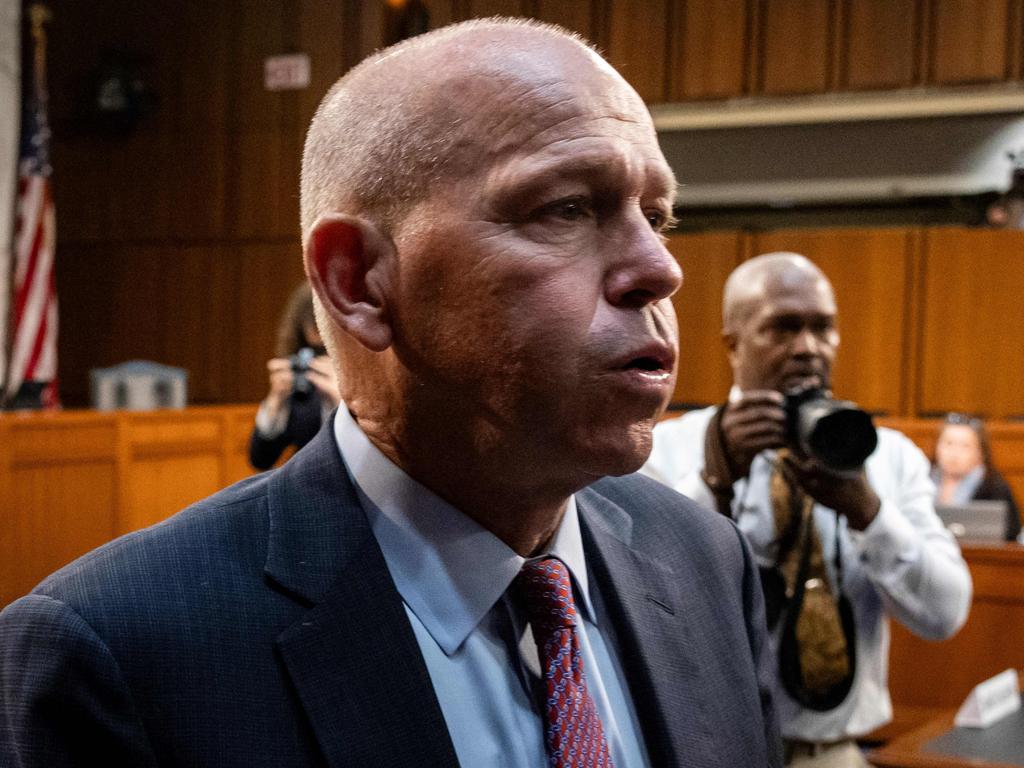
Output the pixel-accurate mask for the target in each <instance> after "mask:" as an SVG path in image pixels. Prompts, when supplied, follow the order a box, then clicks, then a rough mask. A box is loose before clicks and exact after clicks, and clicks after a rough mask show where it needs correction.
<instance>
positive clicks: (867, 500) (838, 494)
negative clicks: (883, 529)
mask: <svg viewBox="0 0 1024 768" xmlns="http://www.w3.org/2000/svg"><path fill="white" fill-rule="evenodd" d="M786 462H787V463H788V464H789V466H790V467H791V468H792V470H793V474H794V475H795V476H796V479H797V482H799V483H800V487H801V488H803V489H804V491H806V492H807V493H808V494H809V495H810V496H811V497H813V498H814V500H815V501H817V502H818V503H819V504H822V505H824V506H826V507H829V508H830V509H834V510H835V511H836V512H838V513H839V514H841V515H843V516H845V517H846V522H847V524H848V525H849V526H850V528H852V529H853V530H855V531H863V530H864V529H865V528H867V527H868V526H869V525H871V521H872V520H874V519H875V515H877V514H878V510H879V509H881V506H882V501H881V499H879V498H878V494H877V493H875V490H874V488H872V487H871V485H870V484H868V476H867V474H866V473H865V472H864V470H863V468H862V469H860V470H859V471H857V472H856V473H851V474H845V473H844V474H838V473H836V472H833V471H831V470H829V469H827V468H826V467H825V466H824V465H822V464H821V462H819V461H816V460H815V459H812V458H800V457H797V456H796V455H795V454H790V456H788V457H787V458H786Z"/></svg>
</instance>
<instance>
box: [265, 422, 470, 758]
mask: <svg viewBox="0 0 1024 768" xmlns="http://www.w3.org/2000/svg"><path fill="white" fill-rule="evenodd" d="M331 423H332V422H331V421H330V420H329V421H328V422H327V425H328V426H326V427H325V429H324V430H322V431H321V432H320V433H319V435H318V436H317V437H316V439H315V440H314V441H313V442H312V443H310V445H309V446H307V448H305V449H304V450H303V451H301V452H300V453H299V454H297V455H296V456H295V458H294V459H292V461H290V462H288V464H286V465H285V467H283V468H282V469H281V470H280V471H279V472H278V473H277V475H276V476H275V477H274V478H273V480H272V481H271V488H270V492H269V494H268V496H269V506H270V540H269V542H268V553H267V564H266V573H267V575H268V577H270V578H271V579H273V580H274V581H276V582H277V583H278V584H279V585H281V586H282V587H284V588H285V589H286V590H287V591H288V592H290V593H291V594H292V595H293V596H294V597H296V598H298V599H299V600H300V601H302V602H304V603H306V604H308V605H310V606H312V607H311V608H310V609H309V610H308V611H306V612H305V613H304V614H303V616H302V617H301V619H300V620H299V621H298V622H296V623H295V624H293V625H292V626H291V627H289V628H288V629H286V630H285V631H284V632H283V633H282V634H281V635H280V637H279V638H278V642H277V647H278V650H279V652H280V655H281V658H282V660H283V662H284V666H285V668H286V670H287V673H288V675H289V676H290V678H291V681H292V683H293V685H294V687H295V691H296V693H297V695H298V699H299V701H300V702H301V704H302V706H303V708H304V709H305V711H306V714H307V716H308V718H309V722H310V725H311V726H312V730H313V732H314V734H315V736H316V739H317V742H318V743H319V745H320V748H321V749H322V750H323V753H324V755H325V757H326V758H327V763H328V765H331V766H350V765H374V766H382V767H388V766H394V767H395V768H398V767H399V766H409V765H423V766H452V767H455V766H458V760H457V759H456V756H455V750H454V747H453V746H452V742H451V738H450V737H449V735H448V729H447V727H446V725H445V722H444V716H443V715H442V713H441V708H440V705H439V704H438V702H437V697H436V695H435V694H434V689H433V685H432V684H431V682H430V675H429V673H428V671H427V668H426V664H425V663H424V661H423V657H422V654H421V653H420V649H419V645H418V643H417V642H416V637H415V635H414V634H413V631H412V627H411V626H410V624H409V620H408V617H407V616H406V613H405V608H404V606H403V605H402V600H401V597H400V596H399V594H398V592H397V590H396V589H395V586H394V583H393V582H392V580H391V576H390V574H389V573H388V570H387V565H386V563H385V561H384V557H383V555H382V554H381V551H380V548H379V547H378V546H377V541H376V539H375V538H374V536H373V534H372V531H371V530H370V527H369V524H368V522H367V520H366V515H365V513H364V512H363V509H362V507H361V506H360V505H359V502H358V498H357V496H356V493H355V489H354V488H353V487H352V484H351V482H350V481H349V479H348V474H347V470H346V469H345V467H344V465H343V463H342V461H341V457H340V456H339V454H338V452H337V447H336V445H335V443H334V437H333V432H332V430H331V429H330V427H329V425H330V424H331Z"/></svg>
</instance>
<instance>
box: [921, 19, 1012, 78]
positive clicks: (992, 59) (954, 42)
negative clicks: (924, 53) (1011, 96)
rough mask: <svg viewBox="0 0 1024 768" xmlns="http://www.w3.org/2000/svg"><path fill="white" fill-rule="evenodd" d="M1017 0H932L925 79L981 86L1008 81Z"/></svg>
mask: <svg viewBox="0 0 1024 768" xmlns="http://www.w3.org/2000/svg"><path fill="white" fill-rule="evenodd" d="M1018 2H1019V0H932V6H931V40H930V43H931V45H930V50H929V57H928V58H929V66H928V81H929V82H930V83H937V84H958V83H985V82H994V81H998V80H1003V79H1006V78H1009V77H1012V76H1013V74H1014V72H1013V70H1014V61H1015V59H1017V53H1018V52H1017V50H1016V49H1017V47H1018V46H1019V45H1020V29H1019V28H1016V29H1011V27H1019V24H1017V25H1011V23H1010V20H1011V19H1012V18H1014V17H1015V16H1016V15H1017V14H1016V13H1013V12H1011V11H1012V10H1013V9H1015V8H1016V6H1017V3H1018Z"/></svg>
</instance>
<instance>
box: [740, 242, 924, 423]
mask: <svg viewBox="0 0 1024 768" xmlns="http://www.w3.org/2000/svg"><path fill="white" fill-rule="evenodd" d="M913 237H914V234H913V232H912V231H911V230H909V229H830V230H811V229H805V230H799V229H794V230H780V231H777V232H770V233H764V234H758V235H755V236H754V237H753V246H754V247H753V253H754V254H759V253H767V252H770V251H795V252H797V253H802V254H803V255H804V256H806V257H807V258H809V259H810V260H811V261H813V262H814V263H815V264H817V265H818V266H819V267H820V268H821V270H822V271H823V272H824V273H825V275H826V276H827V277H828V278H829V280H830V281H831V282H832V286H833V288H834V289H835V294H836V303H837V305H838V308H839V332H840V336H841V339H842V341H841V343H840V345H839V353H838V355H837V357H836V363H835V368H834V371H833V377H832V385H833V391H834V392H835V395H836V397H841V398H843V399H847V400H853V401H855V402H857V403H858V404H860V406H861V407H862V408H865V409H867V410H869V411H874V412H876V413H886V414H895V413H899V412H900V405H901V399H902V393H903V387H904V386H905V382H906V381H907V380H908V377H907V371H908V368H909V348H910V329H909V328H908V323H907V318H908V291H909V290H910V285H909V281H908V279H907V275H908V272H909V269H910V263H911V258H912V254H913V250H912V244H913Z"/></svg>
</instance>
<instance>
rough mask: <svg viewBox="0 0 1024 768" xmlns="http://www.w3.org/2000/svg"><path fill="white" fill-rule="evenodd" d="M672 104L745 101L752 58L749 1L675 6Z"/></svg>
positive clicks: (687, 0) (701, 0)
mask: <svg viewBox="0 0 1024 768" xmlns="http://www.w3.org/2000/svg"><path fill="white" fill-rule="evenodd" d="M673 17H674V19H675V24H674V25H673V36H672V59H671V62H672V63H671V67H670V71H669V100H670V101H692V100H700V99H723V98H728V97H730V96H742V95H743V94H744V93H745V92H746V91H747V78H746V73H747V70H748V63H749V57H750V46H749V45H748V39H749V37H748V28H749V24H750V22H751V18H750V17H751V13H750V3H749V2H748V0H676V2H675V8H674V12H673Z"/></svg>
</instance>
